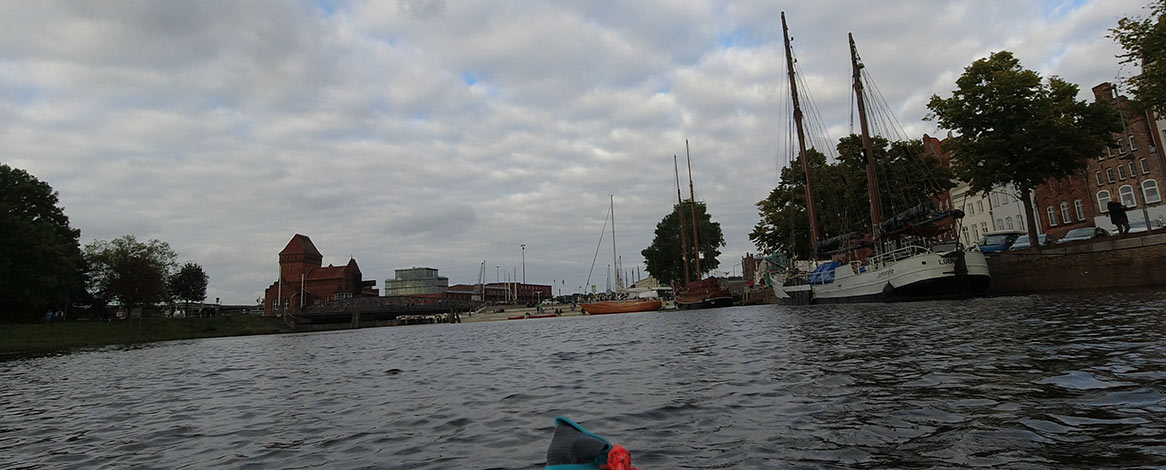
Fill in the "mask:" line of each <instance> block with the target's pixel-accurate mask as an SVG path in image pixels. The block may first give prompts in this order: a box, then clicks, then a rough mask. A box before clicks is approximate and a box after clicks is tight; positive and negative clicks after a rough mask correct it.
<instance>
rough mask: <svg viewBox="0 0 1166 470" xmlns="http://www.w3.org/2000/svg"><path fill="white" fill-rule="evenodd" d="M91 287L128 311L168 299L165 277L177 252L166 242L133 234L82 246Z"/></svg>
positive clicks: (168, 274) (171, 268) (97, 293)
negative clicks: (146, 240) (89, 270)
mask: <svg viewBox="0 0 1166 470" xmlns="http://www.w3.org/2000/svg"><path fill="white" fill-rule="evenodd" d="M85 257H86V259H87V260H88V261H89V263H90V268H91V269H92V271H91V280H90V281H91V288H92V289H93V291H94V292H95V293H96V295H97V296H98V297H100V298H103V299H106V300H116V301H117V302H118V303H119V304H120V305H121V306H122V307H123V308H125V309H126V311H127V312H132V311H133V309H134V308H136V307H140V306H145V305H152V304H156V303H158V302H163V301H165V300H166V299H167V293H168V292H167V290H166V279H167V278H169V277H170V272H171V270H173V268H174V266H175V264H176V263H175V261H174V259H175V258H176V255H175V254H174V250H171V249H170V245H169V244H168V243H166V242H162V241H158V240H150V241H149V242H145V243H142V242H139V241H137V239H135V238H134V236H133V235H126V236H124V237H121V238H117V239H114V240H111V241H104V240H97V241H95V242H93V243H90V244H88V245H86V246H85Z"/></svg>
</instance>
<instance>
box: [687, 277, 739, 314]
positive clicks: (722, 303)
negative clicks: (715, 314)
mask: <svg viewBox="0 0 1166 470" xmlns="http://www.w3.org/2000/svg"><path fill="white" fill-rule="evenodd" d="M732 306H733V293H732V292H731V291H730V290H729V289H727V288H725V287H724V286H722V285H721V281H720V280H719V279H717V278H715V277H710V278H707V279H702V280H700V281H692V282H689V283H688V284H687V285H685V286H684V288H683V289H681V290H679V291H677V292H676V308H678V309H681V310H693V309H698V308H718V307H732Z"/></svg>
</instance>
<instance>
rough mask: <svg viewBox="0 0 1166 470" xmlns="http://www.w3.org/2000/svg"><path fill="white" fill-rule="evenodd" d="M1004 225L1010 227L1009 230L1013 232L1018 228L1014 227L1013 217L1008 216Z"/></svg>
mask: <svg viewBox="0 0 1166 470" xmlns="http://www.w3.org/2000/svg"><path fill="white" fill-rule="evenodd" d="M1004 225H1007V226H1008V230H1012V229H1014V228H1016V227H1014V226H1013V225H1012V216H1008V217H1005V218H1004Z"/></svg>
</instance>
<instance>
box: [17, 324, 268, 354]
mask: <svg viewBox="0 0 1166 470" xmlns="http://www.w3.org/2000/svg"><path fill="white" fill-rule="evenodd" d="M283 331H285V328H284V326H283V323H282V322H281V321H280V320H279V319H275V318H264V317H256V316H249V315H241V316H231V317H217V318H147V319H145V320H143V321H141V322H137V321H134V322H130V321H114V322H108V323H107V322H95V321H70V322H63V323H41V324H6V325H0V355H13V354H24V353H40V352H51V351H59V350H67V349H71V348H79V347H86V346H104V345H111V344H137V343H150V342H154V341H167V340H174V339H192V338H212V337H219V336H240V335H260V334H270V333H280V332H283Z"/></svg>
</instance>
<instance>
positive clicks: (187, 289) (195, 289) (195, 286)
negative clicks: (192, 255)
mask: <svg viewBox="0 0 1166 470" xmlns="http://www.w3.org/2000/svg"><path fill="white" fill-rule="evenodd" d="M207 281H208V277H207V275H206V272H205V271H203V270H202V266H199V265H198V263H194V262H187V263H186V264H183V265H182V267H181V268H178V272H176V273H174V275H173V276H170V279H169V282H168V283H167V284H168V285H167V287H168V288H169V291H170V297H171V298H173V299H177V300H182V301H185V302H191V303H193V302H202V300H203V299H205V298H206V286H207Z"/></svg>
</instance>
